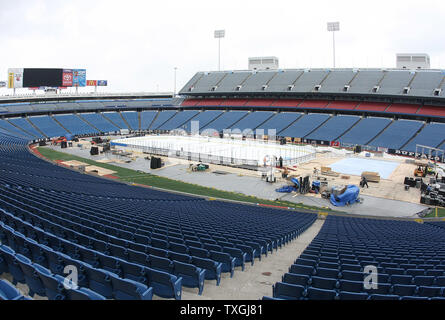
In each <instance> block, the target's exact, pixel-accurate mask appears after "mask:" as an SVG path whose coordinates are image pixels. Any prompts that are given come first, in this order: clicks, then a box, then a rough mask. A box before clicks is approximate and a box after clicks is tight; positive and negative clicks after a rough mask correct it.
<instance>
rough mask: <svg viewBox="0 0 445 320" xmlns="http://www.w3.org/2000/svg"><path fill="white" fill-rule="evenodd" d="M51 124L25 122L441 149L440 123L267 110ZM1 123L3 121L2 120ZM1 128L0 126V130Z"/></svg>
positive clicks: (52, 125) (46, 119) (443, 130)
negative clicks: (195, 130)
mask: <svg viewBox="0 0 445 320" xmlns="http://www.w3.org/2000/svg"><path fill="white" fill-rule="evenodd" d="M283 117H284V118H285V119H283ZM124 118H125V119H128V120H132V122H131V123H132V124H131V125H130V124H129V122H126V121H124ZM54 119H55V120H56V121H57V122H58V123H60V125H59V124H58V123H57V122H56V121H55V120H53V118H51V117H50V116H38V117H30V118H29V121H30V122H32V123H33V124H34V126H35V127H37V128H39V129H40V131H41V132H43V133H44V135H45V136H46V137H55V136H63V135H66V134H67V133H68V132H67V130H69V131H70V132H71V133H76V134H82V135H84V134H95V133H98V132H104V133H107V132H117V131H119V130H120V129H129V130H140V129H141V128H143V129H144V130H160V131H174V130H186V131H187V132H191V130H192V128H191V124H192V121H199V129H200V132H201V133H202V134H207V135H212V136H213V135H214V134H219V133H221V132H222V131H223V130H226V129H230V130H232V131H233V132H238V133H243V134H251V135H253V134H255V133H258V132H261V131H262V130H264V134H266V135H270V134H272V132H271V131H270V130H274V131H275V134H276V135H277V136H284V137H293V138H305V139H308V140H310V141H340V142H341V143H342V144H344V145H345V146H348V145H356V144H360V145H369V146H372V147H375V148H377V147H383V148H389V149H395V150H404V151H410V152H415V146H416V144H422V145H428V146H431V147H433V148H436V147H438V146H439V145H440V144H442V142H443V140H444V139H443V136H444V134H445V126H444V125H442V124H440V123H436V124H427V125H425V127H424V128H422V126H423V125H424V124H423V122H420V121H409V120H397V121H393V122H392V123H391V120H390V119H386V118H364V119H360V118H359V117H357V116H342V115H339V116H333V117H330V115H328V114H308V115H303V116H302V115H301V114H299V113H296V114H293V113H287V112H286V113H284V114H280V113H279V114H274V113H272V112H269V111H264V112H261V111H257V112H252V113H248V112H247V111H228V112H222V111H218V112H215V111H204V112H198V111H192V110H185V111H181V112H175V111H172V110H167V111H162V112H159V113H158V112H157V111H144V112H142V113H141V124H140V125H139V119H138V113H137V112H123V113H116V112H107V113H103V114H99V113H87V114H79V115H74V114H70V115H55V116H54ZM82 119H84V120H82ZM278 120H280V121H278ZM291 120H293V121H291ZM10 121H11V122H12V123H14V124H15V125H16V126H17V127H18V128H21V129H22V131H23V132H22V134H23V135H31V136H32V137H33V139H36V138H44V137H45V136H44V135H42V133H40V132H39V131H37V130H36V129H35V128H34V127H33V126H31V124H30V123H29V122H28V121H27V120H26V119H24V118H15V119H10ZM281 121H284V122H283V123H282V122H281ZM4 122H7V121H5V120H4ZM90 124H91V125H90ZM1 125H2V123H0V127H1ZM62 126H63V127H62ZM93 126H94V127H93ZM3 127H4V129H5V130H11V128H10V126H8V125H6V126H3ZM16 130H19V129H17V128H13V131H16ZM417 133H418V134H417Z"/></svg>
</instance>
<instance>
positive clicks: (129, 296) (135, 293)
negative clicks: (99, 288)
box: [110, 275, 153, 300]
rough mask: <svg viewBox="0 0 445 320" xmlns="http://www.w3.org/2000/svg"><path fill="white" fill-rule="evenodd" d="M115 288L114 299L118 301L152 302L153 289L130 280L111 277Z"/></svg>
mask: <svg viewBox="0 0 445 320" xmlns="http://www.w3.org/2000/svg"><path fill="white" fill-rule="evenodd" d="M110 279H111V283H112V286H113V298H114V299H116V300H152V298H153V288H149V287H147V286H146V285H144V284H142V283H139V282H136V281H133V280H130V279H120V278H118V277H117V276H115V275H111V277H110Z"/></svg>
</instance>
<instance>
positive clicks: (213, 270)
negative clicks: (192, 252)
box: [192, 257, 222, 286]
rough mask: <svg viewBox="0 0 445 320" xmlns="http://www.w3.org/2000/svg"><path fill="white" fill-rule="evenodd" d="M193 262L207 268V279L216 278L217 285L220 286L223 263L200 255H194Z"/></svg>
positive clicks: (204, 268)
mask: <svg viewBox="0 0 445 320" xmlns="http://www.w3.org/2000/svg"><path fill="white" fill-rule="evenodd" d="M192 263H193V264H194V265H195V266H197V267H199V268H201V269H203V270H205V271H206V272H205V279H206V280H216V285H217V286H219V284H220V282H221V269H222V263H221V262H216V261H213V260H210V259H205V258H200V257H192Z"/></svg>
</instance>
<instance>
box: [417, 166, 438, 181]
mask: <svg viewBox="0 0 445 320" xmlns="http://www.w3.org/2000/svg"><path fill="white" fill-rule="evenodd" d="M434 173H435V172H434V168H432V167H431V166H430V165H429V164H419V165H418V167H417V169H415V170H414V176H415V177H422V178H425V177H426V176H427V175H433V174H434Z"/></svg>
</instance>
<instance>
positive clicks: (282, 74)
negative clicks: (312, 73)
mask: <svg viewBox="0 0 445 320" xmlns="http://www.w3.org/2000/svg"><path fill="white" fill-rule="evenodd" d="M302 74H303V71H294V70H282V71H279V72H277V74H276V75H275V77H274V78H273V79H272V80H270V82H269V84H268V86H267V91H268V92H282V91H284V90H287V89H288V86H290V85H293V84H294V83H295V81H296V80H297V79H298V78H299V77H301V75H302Z"/></svg>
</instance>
